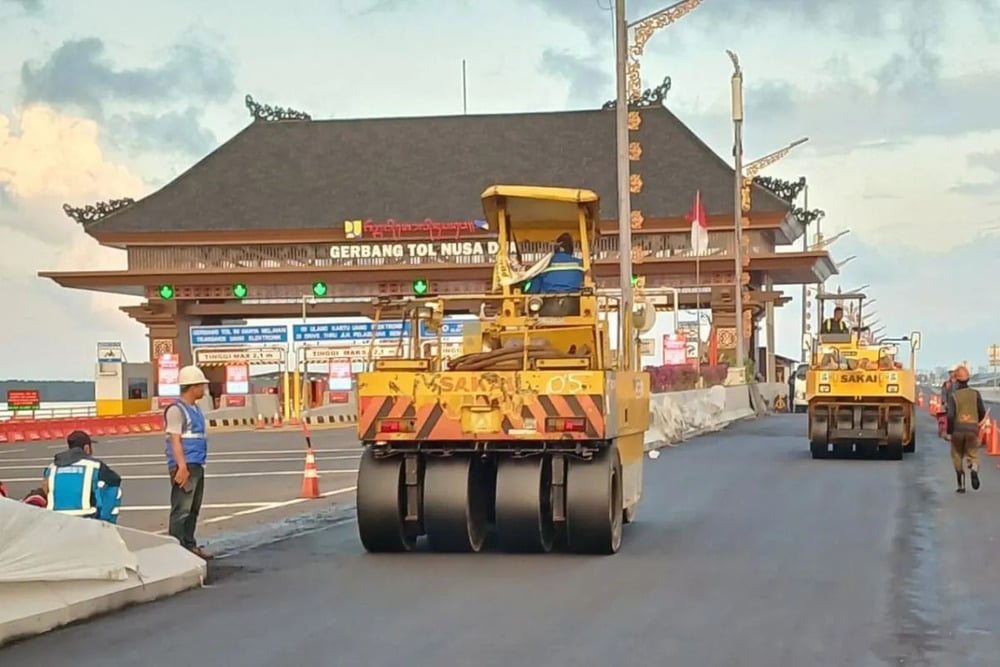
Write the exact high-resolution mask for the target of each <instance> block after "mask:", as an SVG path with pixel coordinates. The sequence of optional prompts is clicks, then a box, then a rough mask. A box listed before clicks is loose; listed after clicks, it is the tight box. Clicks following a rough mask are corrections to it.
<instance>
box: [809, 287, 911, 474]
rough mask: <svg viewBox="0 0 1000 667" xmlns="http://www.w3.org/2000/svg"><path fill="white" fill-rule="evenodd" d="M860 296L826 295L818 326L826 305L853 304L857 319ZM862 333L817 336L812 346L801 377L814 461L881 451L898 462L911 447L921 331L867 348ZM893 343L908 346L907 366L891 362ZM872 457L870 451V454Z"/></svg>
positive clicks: (821, 299)
mask: <svg viewBox="0 0 1000 667" xmlns="http://www.w3.org/2000/svg"><path fill="white" fill-rule="evenodd" d="M865 298H866V297H865V295H864V294H861V293H851V294H826V295H820V296H819V298H818V299H817V301H818V310H819V321H820V326H821V327H822V323H823V305H824V302H825V301H830V300H837V301H848V302H850V301H856V302H857V303H858V317H859V319H860V316H861V315H860V311H861V304H862V303H863V301H864V300H865ZM865 331H866V329H865V328H861V329H858V328H854V329H853V330H851V331H850V333H847V334H828V333H822V331H821V333H820V334H819V337H818V338H817V339H816V340H815V341H814V340H813V339H812V337H810V336H807V339H806V340H805V341H804V343H803V344H804V346H806V347H807V348H808V349H810V350H811V360H810V369H809V371H808V373H807V375H806V400H807V402H808V414H809V426H808V433H809V440H810V449H811V451H812V454H813V457H814V458H825V457H827V456H829V455H830V453H831V452H830V448H831V446H832V449H833V454H835V455H836V454H846V453H847V450H848V449H850V450H854V449H855V448H857V449H858V451H861V450H866V449H867V450H876V451H878V450H881V451H882V452H884V453H885V454H887V455H888V456H889V458H894V459H899V458H902V455H903V453H904V452H912V451H915V448H916V420H915V414H916V413H915V405H916V353H917V350H918V349H919V348H920V332H918V331H914V332H912V333H911V334H910V336H908V337H903V338H899V339H885V340H882V341H880V342H878V343H875V344H872V345H868V344H866V343H865V342H864V341H863V340H862V334H863V333H865ZM898 342H908V343H909V346H910V355H909V366H908V367H903V366H902V364H901V363H899V362H898V361H897V360H896V354H897V352H898V345H897V343H898ZM870 453H873V452H870Z"/></svg>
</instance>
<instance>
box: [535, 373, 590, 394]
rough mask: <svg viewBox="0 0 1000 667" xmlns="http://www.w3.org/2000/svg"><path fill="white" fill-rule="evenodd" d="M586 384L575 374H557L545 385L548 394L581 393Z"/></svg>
mask: <svg viewBox="0 0 1000 667" xmlns="http://www.w3.org/2000/svg"><path fill="white" fill-rule="evenodd" d="M583 389H584V384H583V382H581V381H580V378H578V377H577V376H575V375H565V376H563V375H557V376H555V377H553V378H550V379H549V381H548V384H546V386H545V393H546V394H579V393H581V392H583Z"/></svg>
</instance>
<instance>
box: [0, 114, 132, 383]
mask: <svg viewBox="0 0 1000 667" xmlns="http://www.w3.org/2000/svg"><path fill="white" fill-rule="evenodd" d="M0 188H2V189H3V190H4V191H5V192H6V193H7V196H8V198H9V200H10V202H11V203H12V206H11V205H8V206H6V207H4V208H3V209H2V210H0V230H2V231H0V233H2V235H3V248H4V251H5V255H6V259H5V261H4V262H3V264H2V266H0V278H2V279H3V280H4V282H5V284H7V285H9V286H11V287H10V289H8V290H5V294H7V295H8V296H7V299H5V300H6V301H7V303H5V311H6V314H7V315H8V318H7V319H6V320H5V327H4V329H3V332H2V333H0V343H2V345H3V347H4V350H5V354H4V361H5V363H4V368H3V374H4V375H6V376H24V377H33V378H37V377H88V376H90V375H91V374H92V368H91V361H90V360H91V359H93V354H94V352H93V349H94V344H95V342H96V341H97V340H98V339H108V338H120V339H122V340H123V342H125V343H126V346H127V350H128V351H130V352H131V354H132V356H133V358H137V359H139V358H144V357H145V349H144V348H145V344H144V343H143V333H144V332H143V330H142V327H141V326H139V325H137V324H136V323H134V322H132V321H131V320H129V319H128V318H127V317H126V316H125V315H124V314H123V313H121V312H120V311H119V310H118V307H119V306H121V305H125V304H127V303H135V302H136V300H135V299H129V298H128V297H119V296H115V295H109V294H102V293H87V292H77V291H69V290H64V289H62V288H60V287H58V286H56V285H55V284H54V283H51V282H50V281H47V280H44V279H42V278H38V277H37V275H36V274H37V272H38V271H42V270H61V271H71V270H115V269H122V268H125V258H124V256H123V253H122V252H121V251H117V250H114V249H110V248H102V247H101V246H99V245H98V244H97V242H96V241H94V240H93V239H92V238H90V237H89V236H87V235H86V234H85V233H84V231H83V229H81V228H80V225H79V224H77V223H76V222H75V221H74V220H72V219H70V218H68V217H66V215H65V214H64V213H63V211H62V203H63V202H70V203H73V204H85V203H92V202H94V201H98V200H105V199H109V198H115V197H121V196H132V197H136V198H138V197H139V196H141V195H142V194H143V193H144V192H145V190H146V187H145V186H144V185H143V183H142V181H141V180H140V179H139V178H138V177H137V176H136V175H134V174H133V173H132V172H131V171H130V170H129V169H128V168H127V167H126V166H124V165H120V164H115V163H113V162H110V161H109V160H107V159H106V157H105V156H104V154H103V153H102V151H101V148H100V146H99V144H98V128H97V125H96V124H95V123H94V122H93V121H90V120H85V119H81V118H77V117H73V116H68V115H65V114H61V113H58V112H56V111H54V110H53V109H51V108H49V107H46V106H32V107H29V108H26V109H24V110H22V111H21V112H20V114H16V115H12V116H3V115H0ZM41 341H48V347H49V350H48V353H46V354H40V353H39V350H40V349H43V348H42V347H41V346H40V342H41Z"/></svg>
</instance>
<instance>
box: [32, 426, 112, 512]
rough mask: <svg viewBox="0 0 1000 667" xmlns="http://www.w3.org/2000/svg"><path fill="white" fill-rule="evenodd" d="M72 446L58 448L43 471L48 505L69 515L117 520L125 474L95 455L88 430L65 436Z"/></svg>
mask: <svg viewBox="0 0 1000 667" xmlns="http://www.w3.org/2000/svg"><path fill="white" fill-rule="evenodd" d="M66 444H68V445H69V449H66V450H64V451H61V452H59V453H58V454H56V455H55V457H53V460H52V463H51V464H49V466H48V467H47V468H45V470H44V471H43V472H42V476H43V477H44V480H43V481H42V491H43V493H44V494H45V496H46V498H47V503H46V507H48V509H50V510H54V511H56V512H59V513H61V514H69V515H70V516H79V517H87V518H92V519H100V520H102V521H108V522H110V523H117V522H118V510H119V507H120V506H121V486H122V478H121V476H120V475H119V474H118V473H116V472H115V471H114V470H112V469H111V468H109V467H108V465H107V464H106V463H104V461H101V460H100V459H99V458H97V457H95V456H94V441H93V440H91V438H90V435H89V434H88V433H87V432H85V431H73V432H72V433H70V434H69V435H68V436H67V437H66Z"/></svg>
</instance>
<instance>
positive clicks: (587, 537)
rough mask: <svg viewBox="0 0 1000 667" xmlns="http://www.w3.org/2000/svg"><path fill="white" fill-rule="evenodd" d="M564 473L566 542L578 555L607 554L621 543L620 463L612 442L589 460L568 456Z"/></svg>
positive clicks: (615, 549)
mask: <svg viewBox="0 0 1000 667" xmlns="http://www.w3.org/2000/svg"><path fill="white" fill-rule="evenodd" d="M567 473H568V474H567V476H566V541H567V546H568V547H569V550H570V551H572V552H575V553H579V554H602V555H610V554H615V553H618V550H619V549H621V545H622V532H623V525H624V520H625V517H624V508H623V507H622V466H621V462H620V461H619V459H618V448H617V447H616V446H615V445H613V444H612V445H610V446H609V447H607V448H605V449H602V450H601V451H600V452H598V453H597V454H595V455H594V457H593V458H592V459H591V460H590V461H585V460H582V459H571V460H570V465H569V470H567Z"/></svg>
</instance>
